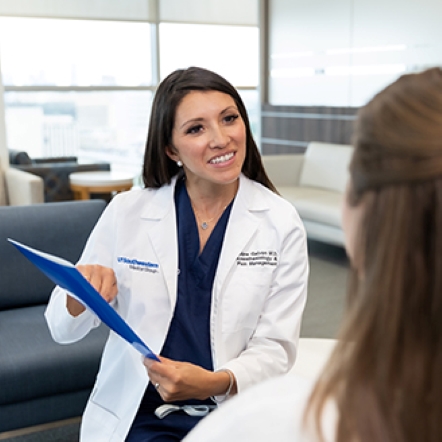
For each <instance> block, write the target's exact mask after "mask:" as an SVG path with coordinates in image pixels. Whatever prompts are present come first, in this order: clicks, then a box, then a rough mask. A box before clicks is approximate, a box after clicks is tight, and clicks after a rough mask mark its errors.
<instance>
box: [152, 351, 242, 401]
mask: <svg viewBox="0 0 442 442" xmlns="http://www.w3.org/2000/svg"><path fill="white" fill-rule="evenodd" d="M159 359H160V360H161V362H158V361H154V360H152V359H144V365H145V366H146V368H147V374H148V375H149V379H150V381H151V382H152V384H153V385H155V387H156V389H157V391H158V393H159V394H160V396H161V397H162V398H163V400H164V401H165V402H175V401H183V400H188V399H201V400H204V399H207V398H208V397H210V396H215V395H222V394H224V393H225V392H226V391H227V389H228V387H229V383H230V376H229V374H228V373H226V372H225V371H219V372H213V371H209V370H206V369H204V368H202V367H199V366H198V365H194V364H190V363H188V362H178V361H173V360H171V359H167V358H164V357H162V356H159ZM234 390H236V386H235V389H234ZM233 392H234V391H232V393H233Z"/></svg>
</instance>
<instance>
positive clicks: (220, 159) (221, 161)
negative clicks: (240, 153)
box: [210, 153, 234, 164]
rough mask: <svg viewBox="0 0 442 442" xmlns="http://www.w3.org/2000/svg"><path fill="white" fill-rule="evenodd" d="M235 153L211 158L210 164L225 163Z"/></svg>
mask: <svg viewBox="0 0 442 442" xmlns="http://www.w3.org/2000/svg"><path fill="white" fill-rule="evenodd" d="M233 155H234V154H233V153H227V154H226V155H222V156H220V157H216V158H214V159H213V160H210V164H219V163H224V162H225V161H229V160H230V158H232V157H233Z"/></svg>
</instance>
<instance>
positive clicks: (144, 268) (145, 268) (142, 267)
mask: <svg viewBox="0 0 442 442" xmlns="http://www.w3.org/2000/svg"><path fill="white" fill-rule="evenodd" d="M117 261H118V262H119V263H121V264H126V265H128V266H129V268H130V269H131V270H137V271H139V272H150V273H158V269H159V268H160V266H159V264H156V263H153V262H150V261H141V260H139V259H134V258H126V257H124V256H119V257H118V258H117Z"/></svg>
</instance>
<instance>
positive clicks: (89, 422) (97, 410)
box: [80, 398, 120, 442]
mask: <svg viewBox="0 0 442 442" xmlns="http://www.w3.org/2000/svg"><path fill="white" fill-rule="evenodd" d="M119 422H120V419H119V418H118V416H116V415H115V414H114V413H112V412H111V411H110V410H108V409H106V408H105V407H103V406H101V405H100V404H97V403H95V402H94V401H93V398H92V399H91V400H89V402H88V404H87V406H86V410H85V413H84V417H83V421H82V424H81V438H80V440H81V442H101V441H103V442H108V441H110V440H113V438H112V436H113V435H114V433H115V429H116V428H117V426H118V423H119Z"/></svg>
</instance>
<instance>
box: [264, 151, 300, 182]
mask: <svg viewBox="0 0 442 442" xmlns="http://www.w3.org/2000/svg"><path fill="white" fill-rule="evenodd" d="M262 162H263V164H264V168H265V170H266V172H267V175H268V176H269V178H270V180H271V181H272V183H273V184H274V185H275V187H282V186H298V185H299V178H300V176H301V171H302V166H303V164H304V155H303V154H290V155H263V156H262Z"/></svg>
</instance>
